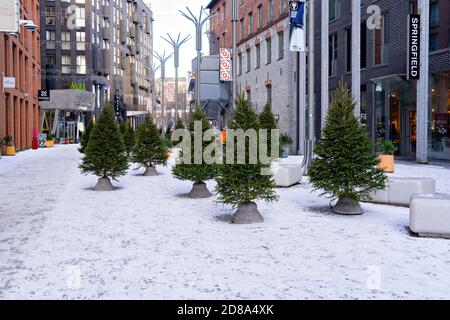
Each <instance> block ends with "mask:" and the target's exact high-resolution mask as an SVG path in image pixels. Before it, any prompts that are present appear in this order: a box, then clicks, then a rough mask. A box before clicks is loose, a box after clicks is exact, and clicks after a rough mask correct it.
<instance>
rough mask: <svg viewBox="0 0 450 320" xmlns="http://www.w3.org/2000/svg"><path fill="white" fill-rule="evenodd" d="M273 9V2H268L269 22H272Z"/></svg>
mask: <svg viewBox="0 0 450 320" xmlns="http://www.w3.org/2000/svg"><path fill="white" fill-rule="evenodd" d="M274 11H275V8H274V1H273V0H269V21H272V20H273V17H274V15H275V12H274Z"/></svg>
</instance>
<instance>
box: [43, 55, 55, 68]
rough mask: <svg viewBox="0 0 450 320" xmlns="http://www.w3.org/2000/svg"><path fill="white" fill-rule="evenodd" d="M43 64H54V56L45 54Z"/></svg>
mask: <svg viewBox="0 0 450 320" xmlns="http://www.w3.org/2000/svg"><path fill="white" fill-rule="evenodd" d="M45 64H46V66H51V65H56V57H55V56H46V57H45Z"/></svg>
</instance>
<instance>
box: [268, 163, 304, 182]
mask: <svg viewBox="0 0 450 320" xmlns="http://www.w3.org/2000/svg"><path fill="white" fill-rule="evenodd" d="M272 172H273V174H274V175H273V177H274V180H275V184H276V185H277V187H281V188H288V187H291V186H293V185H296V184H298V183H300V182H301V181H302V177H303V170H302V167H301V165H300V164H284V163H281V164H275V165H274V166H273V167H272Z"/></svg>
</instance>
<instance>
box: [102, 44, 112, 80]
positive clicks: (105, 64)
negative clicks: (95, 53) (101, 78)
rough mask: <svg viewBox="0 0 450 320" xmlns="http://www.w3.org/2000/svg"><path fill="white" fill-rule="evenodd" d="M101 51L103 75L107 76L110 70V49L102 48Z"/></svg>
mask: <svg viewBox="0 0 450 320" xmlns="http://www.w3.org/2000/svg"><path fill="white" fill-rule="evenodd" d="M102 53H103V68H102V71H103V75H105V76H107V75H109V74H110V72H111V51H110V50H109V49H102Z"/></svg>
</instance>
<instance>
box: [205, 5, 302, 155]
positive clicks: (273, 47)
mask: <svg viewBox="0 0 450 320" xmlns="http://www.w3.org/2000/svg"><path fill="white" fill-rule="evenodd" d="M288 3H289V1H288V0H269V1H267V0H266V1H263V0H257V1H239V2H238V6H239V7H238V15H239V17H238V19H239V21H238V27H237V57H238V59H237V62H236V63H237V74H238V79H237V81H238V87H239V88H240V91H241V92H242V93H244V95H245V96H246V97H247V98H248V99H249V100H250V101H251V103H252V105H253V107H254V109H255V110H256V112H258V113H259V112H261V111H262V109H263V107H264V105H265V104H266V103H270V104H271V106H272V111H273V113H274V114H275V116H276V118H277V121H278V126H279V128H280V130H281V131H282V133H287V134H289V135H290V136H291V137H292V138H293V139H294V141H295V142H294V146H295V145H297V136H298V134H297V127H298V125H297V123H298V122H297V118H298V108H297V101H296V91H295V90H296V89H295V88H296V87H297V84H296V70H295V69H294V68H295V67H296V59H297V55H293V54H292V53H291V52H290V50H289V37H290V23H289V8H288ZM231 5H232V4H231V1H230V0H216V1H211V2H210V3H209V5H208V6H207V8H208V9H209V10H210V12H211V13H216V17H215V18H214V19H212V21H211V25H210V51H211V54H217V53H218V52H219V48H223V47H225V48H231V47H232V25H231V19H230V14H231ZM296 151H297V150H293V152H294V153H295V152H296Z"/></svg>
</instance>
